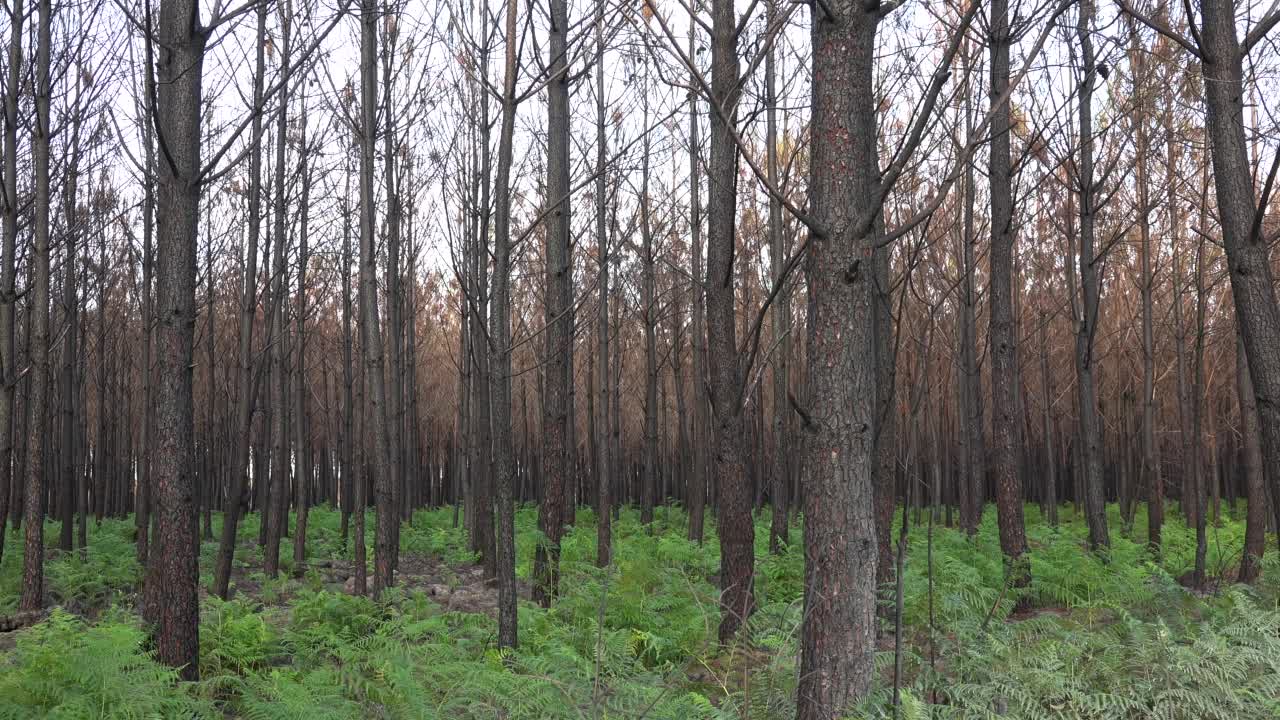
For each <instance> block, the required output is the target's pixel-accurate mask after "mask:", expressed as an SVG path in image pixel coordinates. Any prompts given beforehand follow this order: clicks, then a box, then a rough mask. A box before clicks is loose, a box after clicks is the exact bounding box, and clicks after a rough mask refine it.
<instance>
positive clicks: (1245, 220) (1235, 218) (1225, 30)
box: [1200, 0, 1280, 523]
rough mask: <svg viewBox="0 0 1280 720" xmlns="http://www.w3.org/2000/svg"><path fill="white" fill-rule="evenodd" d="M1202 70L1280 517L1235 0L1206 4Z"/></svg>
mask: <svg viewBox="0 0 1280 720" xmlns="http://www.w3.org/2000/svg"><path fill="white" fill-rule="evenodd" d="M1201 13H1202V18H1203V23H1202V27H1201V31H1200V47H1201V54H1202V55H1203V56H1204V57H1203V60H1204V62H1202V63H1201V65H1200V67H1201V71H1202V72H1203V73H1204V76H1205V81H1206V82H1205V83H1204V86H1205V105H1206V108H1207V110H1208V114H1207V126H1206V131H1207V134H1208V138H1209V147H1210V148H1211V150H1212V158H1213V181H1214V187H1215V190H1216V194H1217V199H1218V218H1219V222H1220V223H1221V227H1222V240H1223V246H1224V248H1225V250H1226V255H1227V263H1228V265H1229V266H1230V276H1231V294H1232V297H1233V298H1234V300H1235V307H1236V317H1237V321H1238V322H1239V325H1240V335H1241V338H1242V339H1243V341H1244V347H1245V358H1246V359H1247V360H1248V364H1249V377H1250V379H1251V380H1252V381H1253V389H1254V392H1255V393H1256V394H1257V399H1258V425H1259V428H1260V430H1261V436H1262V457H1263V468H1264V477H1265V478H1266V481H1267V485H1268V486H1269V487H1270V489H1271V498H1272V506H1273V510H1274V511H1275V513H1276V520H1277V523H1280V308H1278V307H1277V305H1276V294H1275V286H1274V284H1273V282H1272V270H1271V265H1270V262H1269V260H1268V252H1269V250H1268V244H1267V243H1266V242H1264V238H1263V233H1262V226H1263V223H1262V222H1261V216H1260V215H1259V210H1258V205H1257V201H1256V199H1255V195H1254V183H1253V178H1252V174H1251V168H1252V166H1251V164H1250V163H1249V154H1248V148H1247V146H1246V144H1245V132H1244V90H1243V85H1244V83H1243V69H1242V60H1243V56H1244V54H1243V52H1242V50H1243V48H1241V45H1240V42H1239V40H1238V39H1237V37H1236V6H1235V3H1233V2H1231V0H1205V2H1204V3H1203V4H1202V7H1201Z"/></svg>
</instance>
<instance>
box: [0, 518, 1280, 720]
mask: <svg viewBox="0 0 1280 720" xmlns="http://www.w3.org/2000/svg"><path fill="white" fill-rule="evenodd" d="M1113 512H1114V511H1113ZM1241 512H1242V509H1241ZM1027 513H1028V517H1027V520H1028V534H1029V540H1030V542H1031V546H1032V550H1031V562H1032V572H1033V574H1034V582H1033V583H1032V585H1031V587H1030V588H1028V589H1026V590H1025V591H1022V594H1018V593H1013V592H1010V591H1008V590H1007V589H1006V588H1005V587H1004V584H1003V578H1002V569H1001V558H1000V554H999V543H998V540H997V537H996V528H995V513H994V511H988V512H987V514H986V519H985V521H984V524H983V526H982V528H981V531H980V532H979V533H978V535H977V536H976V538H968V537H966V536H965V535H964V534H963V533H962V532H960V531H957V530H953V529H946V528H942V527H935V528H934V530H933V532H932V557H933V573H932V580H933V582H932V588H933V591H932V595H931V594H930V582H929V572H928V568H929V545H930V541H929V536H930V531H929V528H928V527H927V524H921V523H919V522H916V520H917V519H916V518H911V520H912V521H913V527H912V528H911V530H910V533H909V550H908V556H907V562H906V568H907V570H906V576H905V591H904V605H903V606H904V612H903V621H904V626H905V632H904V640H905V643H904V645H905V650H904V657H903V670H904V673H903V676H904V685H903V688H902V697H903V700H902V716H903V717H906V718H978V717H991V716H996V715H998V716H1000V717H1006V718H1028V719H1031V718H1098V719H1103V718H1135V719H1137V718H1153V719H1154V718H1187V719H1188V720H1190V719H1192V718H1195V719H1197V720H1198V719H1200V718H1268V717H1270V718H1280V605H1278V603H1280V563H1277V562H1276V561H1275V560H1274V555H1269V556H1268V558H1269V559H1268V562H1267V563H1266V564H1265V567H1264V576H1263V580H1262V582H1261V583H1259V585H1258V586H1257V587H1253V588H1248V587H1241V586H1230V585H1224V586H1223V587H1222V588H1221V589H1219V590H1216V591H1215V590H1214V589H1213V588H1211V589H1210V590H1209V591H1207V592H1191V591H1188V590H1186V589H1184V588H1183V587H1182V586H1181V585H1180V584H1179V583H1178V581H1177V578H1178V577H1180V576H1181V575H1183V574H1184V573H1185V572H1186V571H1187V570H1189V569H1190V567H1191V564H1192V561H1193V557H1194V536H1193V533H1191V532H1190V531H1188V530H1186V529H1185V528H1184V527H1183V526H1182V524H1181V523H1177V522H1170V523H1169V524H1168V525H1166V528H1165V535H1164V542H1165V550H1164V553H1163V556H1162V557H1161V558H1160V559H1159V560H1158V561H1157V560H1156V559H1155V558H1153V557H1151V555H1150V554H1149V553H1148V552H1147V551H1146V549H1145V547H1144V543H1143V540H1144V539H1145V538H1143V537H1137V536H1135V537H1123V536H1119V535H1117V536H1116V537H1115V538H1113V548H1112V549H1111V553H1110V557H1109V559H1108V560H1107V561H1103V560H1102V559H1099V558H1097V557H1095V556H1092V555H1090V554H1089V553H1087V552H1085V551H1084V550H1083V546H1084V536H1085V528H1084V525H1083V522H1082V521H1081V520H1080V519H1078V518H1076V517H1073V516H1072V515H1071V513H1070V512H1069V511H1067V512H1065V515H1066V516H1067V517H1068V518H1069V521H1068V522H1065V523H1064V524H1063V525H1062V526H1061V527H1060V528H1058V529H1054V528H1050V527H1048V526H1047V525H1046V524H1045V523H1044V522H1042V521H1041V519H1040V517H1039V513H1038V511H1037V509H1036V508H1035V507H1033V506H1029V507H1028V508H1027ZM1139 515H1140V516H1139V518H1138V519H1137V521H1136V522H1135V523H1134V526H1135V527H1138V528H1142V527H1145V520H1144V519H1143V518H1142V517H1141V511H1140V512H1139ZM1240 517H1243V515H1242V514H1241V516H1240ZM922 519H924V520H925V521H926V523H927V516H926V517H925V518H922ZM451 520H452V511H451V510H436V511H429V512H419V513H417V514H416V515H415V516H414V518H413V522H412V523H411V524H408V525H406V526H405V527H404V530H403V533H402V536H401V542H402V551H403V553H404V556H403V559H402V581H403V585H404V586H403V587H399V588H397V589H395V590H394V591H391V592H388V593H386V596H385V597H384V598H382V599H381V600H380V601H373V600H371V599H368V598H363V597H353V596H351V595H349V594H347V593H345V592H343V588H342V583H341V576H338V577H334V576H333V575H332V574H331V573H329V572H328V571H327V570H326V568H325V567H324V565H326V563H323V562H320V561H330V563H329V564H334V565H340V564H341V563H342V562H344V561H345V560H348V559H349V557H350V553H349V551H344V550H343V548H342V543H341V536H340V534H339V532H338V527H339V516H338V513H336V512H334V511H330V510H323V509H317V510H313V511H312V513H311V520H310V524H311V529H310V532H309V534H308V535H309V536H308V541H309V542H308V546H309V550H310V555H311V558H312V565H311V567H309V568H308V569H307V570H306V572H304V573H301V574H295V573H294V572H293V568H292V567H291V566H290V564H289V560H288V559H287V558H283V557H282V563H283V564H284V568H283V571H282V574H281V577H280V578H279V579H276V580H268V579H267V578H265V577H264V576H262V575H261V572H260V566H261V564H260V556H259V555H256V554H255V552H254V551H253V549H252V539H253V538H256V536H257V531H258V527H257V518H256V516H250V517H249V518H246V522H245V523H244V524H243V526H242V528H241V534H242V545H243V546H244V547H246V548H248V549H247V550H243V549H242V551H241V552H239V553H238V555H237V563H238V565H239V568H238V572H237V575H236V583H237V585H238V587H239V588H240V590H241V591H240V592H239V593H238V596H237V598H236V599H234V600H232V601H230V602H222V601H220V600H217V599H216V598H209V597H205V598H203V600H202V602H203V608H202V615H201V618H202V623H201V635H200V641H201V653H200V658H201V659H200V662H201V668H200V670H201V677H202V678H203V679H202V680H201V681H200V682H198V683H184V682H179V681H177V680H176V679H175V675H174V673H173V672H172V671H171V670H169V669H168V668H165V667H163V666H161V665H159V664H157V663H156V662H154V661H153V660H152V658H151V657H150V655H149V650H148V643H147V640H146V633H145V631H144V630H143V629H142V628H141V627H139V625H138V620H137V616H136V614H135V613H134V612H133V610H132V604H133V602H134V601H135V588H136V586H137V584H138V582H139V575H140V572H139V567H138V565H137V563H136V561H135V560H134V552H133V544H132V542H131V534H132V522H131V521H120V520H117V521H104V522H103V523H102V524H101V525H98V526H95V527H92V528H91V530H92V532H91V535H90V542H89V548H90V551H89V553H88V557H87V559H83V560H82V559H81V558H80V557H79V556H78V554H75V553H73V554H70V555H65V556H62V555H56V554H55V555H53V556H51V559H50V562H49V563H48V565H47V568H48V573H49V586H50V594H51V600H52V602H54V603H56V604H58V605H59V606H60V609H57V610H54V611H53V612H52V614H51V615H50V617H49V618H48V619H47V620H46V621H44V622H42V623H40V624H39V625H36V626H34V627H31V628H28V629H25V630H22V631H18V632H16V633H11V634H8V635H7V638H6V637H5V636H0V638H5V639H4V640H3V642H5V643H6V644H4V645H0V718H45V717H48V718H152V717H158V718H168V717H202V718H204V717H208V718H223V717H245V718H253V719H267V718H304V719H306V720H320V719H321V718H365V717H375V718H376V717H386V718H406V719H408V718H492V717H495V716H499V714H501V716H504V717H508V718H512V719H515V718H531V719H532V718H641V717H645V718H673V719H674V718H746V717H750V718H789V717H791V716H792V715H793V713H794V707H795V705H794V698H793V697H792V695H793V693H794V691H795V684H796V682H795V676H796V668H797V661H796V655H795V653H796V645H797V643H796V639H797V637H798V626H799V623H800V621H801V616H802V604H803V600H802V597H803V558H802V553H801V549H800V546H799V543H798V542H797V543H796V544H795V545H793V546H792V547H791V548H788V549H787V550H786V552H784V553H783V554H781V555H777V556H771V555H769V554H768V552H767V543H768V532H767V526H766V520H765V519H764V516H761V520H760V525H759V527H758V528H757V532H756V538H757V542H758V544H759V547H758V548H757V557H758V558H759V564H758V567H757V592H758V594H759V599H760V609H759V611H758V612H757V614H756V615H755V617H754V618H753V619H752V621H751V622H750V623H749V624H748V628H747V629H748V632H747V638H745V639H744V642H742V643H740V644H739V645H737V646H735V647H732V648H727V649H719V648H716V647H715V646H714V645H713V643H714V637H715V627H716V624H717V622H718V617H717V615H716V614H717V612H718V609H717V606H716V591H715V588H714V585H713V580H714V573H715V572H716V571H717V569H718V567H719V558H718V549H717V544H716V542H715V540H714V536H712V537H710V538H708V541H707V542H706V543H705V544H704V545H702V546H699V545H697V544H694V543H690V542H688V541H686V540H685V539H684V536H685V531H684V528H685V524H686V521H687V518H686V517H685V515H684V514H683V512H681V511H680V510H678V509H670V510H667V511H662V510H659V512H658V513H657V519H656V520H655V525H654V528H653V534H652V535H650V534H648V533H647V532H646V531H645V529H644V528H643V527H642V526H641V525H640V524H639V521H638V517H637V515H636V513H634V512H631V511H624V512H623V514H622V518H621V520H620V521H619V522H617V523H615V525H614V528H615V533H616V534H615V540H614V548H615V553H616V556H615V557H616V563H615V566H614V567H613V568H612V569H611V570H610V571H609V572H604V571H600V570H598V569H596V568H595V567H594V566H593V565H592V560H593V558H594V554H595V553H594V545H595V541H594V538H595V529H594V516H593V515H592V513H591V512H590V510H582V511H580V512H579V514H578V525H577V527H576V528H575V529H574V530H573V531H572V532H571V533H570V534H569V535H568V536H567V538H566V540H565V542H564V546H563V552H564V556H563V567H564V580H563V584H562V590H563V594H562V597H561V598H560V599H559V601H558V602H557V603H556V604H555V606H554V607H553V608H552V609H551V610H542V609H539V608H537V607H535V606H534V605H533V604H531V603H528V602H524V603H522V604H521V607H520V648H519V650H517V651H514V652H509V653H499V651H498V650H497V649H496V647H495V642H494V640H495V635H496V622H495V621H494V619H493V618H491V617H490V616H489V615H488V614H485V613H483V612H479V613H477V612H465V611H463V610H461V609H458V608H450V607H448V603H441V602H440V601H439V598H437V597H434V596H433V595H432V594H431V593H432V589H431V586H435V585H438V584H443V585H445V586H450V587H453V588H457V589H459V591H461V590H462V589H464V588H463V587H462V586H463V585H465V584H466V583H468V582H472V581H471V580H469V579H468V578H472V577H474V575H473V574H470V573H469V571H468V568H467V567H466V566H467V564H468V562H469V561H470V559H471V558H470V557H469V556H468V553H467V552H466V551H465V549H464V548H465V540H464V538H465V533H464V532H463V531H462V530H460V529H459V530H455V529H453V528H451V527H450V524H451ZM1112 523H1113V527H1119V526H1120V524H1119V518H1118V516H1114V517H1113V518H1112ZM216 525H217V522H216V519H215V535H216V530H217V528H216ZM369 525H370V532H372V527H371V526H372V523H369ZM708 527H713V525H712V523H708ZM517 531H518V535H519V537H518V541H517V547H518V548H519V550H520V554H519V557H518V574H519V576H520V578H521V579H522V580H527V579H528V577H529V572H530V567H531V561H532V548H533V547H534V541H535V539H536V535H537V522H536V510H534V509H532V508H525V509H522V510H520V511H519V513H518V515H517ZM1243 533H1244V528H1243V521H1242V520H1241V519H1237V517H1235V515H1231V516H1228V514H1227V513H1226V512H1225V511H1224V517H1223V518H1222V522H1221V524H1220V526H1219V527H1216V528H1215V527H1211V528H1210V536H1209V540H1210V542H1209V559H1208V567H1209V568H1210V570H1211V571H1215V572H1216V574H1217V575H1223V574H1225V575H1226V576H1228V577H1229V576H1230V572H1231V571H1232V568H1233V565H1234V564H1235V562H1236V559H1237V557H1238V555H1239V552H1240V548H1241V546H1242V542H1243ZM799 536H800V534H799V530H798V529H793V534H792V537H793V540H796V541H798V540H799ZM46 537H50V538H56V533H47V534H46ZM12 540H13V539H11V542H12ZM13 547H16V543H15V544H10V545H9V548H11V549H12V548H13ZM215 547H216V543H212V542H206V543H204V545H203V547H202V566H201V567H202V571H203V572H204V573H205V574H206V577H204V578H203V582H204V584H205V585H207V584H208V582H209V578H208V577H207V575H208V573H211V572H212V558H213V552H214V550H215ZM415 560H430V561H431V563H430V565H431V567H433V568H437V569H439V571H440V572H439V573H437V575H436V576H434V577H431V578H429V580H430V582H429V583H428V582H427V580H428V578H425V577H419V576H415V574H414V568H415V567H416V566H415V565H414V561H415ZM20 573H21V553H16V552H12V551H10V552H7V553H6V556H5V558H4V562H3V565H0V613H8V612H11V611H12V609H13V608H14V606H15V605H16V600H17V596H18V591H19V583H20ZM472 589H473V590H475V591H476V592H485V590H484V589H483V588H479V589H476V588H472ZM1015 609H1016V611H1015ZM931 614H932V617H933V618H934V623H933V624H934V628H933V631H932V632H930V622H929V618H930V616H931ZM886 638H887V639H886V640H885V641H883V642H882V643H881V645H880V647H881V648H882V649H883V652H882V653H881V656H880V661H881V667H882V671H883V672H882V673H881V676H880V680H879V682H878V686H877V689H876V691H875V692H874V693H873V694H872V697H871V698H870V699H869V700H868V702H867V704H866V706H865V707H864V708H863V709H862V710H861V711H860V714H858V715H857V717H866V718H880V717H891V716H892V709H891V707H890V698H891V696H892V669H893V662H894V657H893V650H892V648H893V642H892V636H891V634H890V633H887V634H886ZM15 643H16V644H15ZM931 658H932V661H931Z"/></svg>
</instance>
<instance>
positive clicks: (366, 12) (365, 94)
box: [360, 0, 399, 597]
mask: <svg viewBox="0 0 1280 720" xmlns="http://www.w3.org/2000/svg"><path fill="white" fill-rule="evenodd" d="M378 15H379V12H378V6H377V4H376V0H361V3H360V114H361V123H360V322H361V328H360V329H361V333H360V336H361V340H362V341H363V342H362V347H363V350H364V365H365V382H366V385H367V390H368V393H369V396H368V397H367V398H366V405H367V407H368V413H369V424H370V425H372V428H369V429H371V430H372V431H373V432H372V433H371V435H372V440H373V442H374V443H375V447H376V452H377V455H376V456H375V459H376V462H377V464H376V466H375V468H374V480H373V493H374V502H375V511H374V512H375V516H374V521H375V526H376V530H375V541H374V546H373V594H374V597H378V596H380V595H381V593H382V591H383V589H385V588H388V587H391V586H392V585H393V584H395V577H394V574H393V573H394V568H393V563H394V560H393V557H394V551H395V548H394V547H393V544H394V542H395V531H394V527H393V525H394V524H397V523H398V522H399V515H398V513H397V511H396V508H395V506H394V504H393V503H394V499H395V493H394V491H393V487H392V485H393V483H394V482H395V480H396V478H397V477H399V473H398V472H397V470H396V468H397V467H398V466H399V459H398V458H397V457H396V456H395V455H394V454H393V453H392V449H391V437H390V432H389V430H388V424H389V423H390V422H391V420H390V418H388V412H389V408H388V406H387V386H386V375H385V370H384V366H385V363H384V361H383V344H382V328H381V325H380V322H381V318H380V316H379V315H378V280H377V272H378V265H377V253H376V252H375V248H374V220H375V218H374V215H375V211H376V208H375V207H374V201H375V200H374V196H373V176H374V162H375V158H374V140H375V135H376V123H377V112H378V107H377V91H378V68H377V64H376V58H377V51H378V47H377V45H378V32H377V25H376V23H377V20H378Z"/></svg>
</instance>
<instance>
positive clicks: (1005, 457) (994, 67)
mask: <svg viewBox="0 0 1280 720" xmlns="http://www.w3.org/2000/svg"><path fill="white" fill-rule="evenodd" d="M1084 1H1085V2H1089V1H1090V0H1084ZM1012 42H1013V38H1012V35H1011V34H1010V28H1009V4H1008V2H1007V0H993V2H992V5H991V27H990V33H989V43H990V47H991V96H992V97H993V98H999V97H1003V96H1005V94H1006V92H1007V90H1008V88H1009V49H1010V46H1011V45H1012ZM1011 113H1012V111H1011V107H1010V105H1009V103H1008V102H1007V101H1006V102H1005V103H1003V104H1001V105H999V106H998V107H996V108H995V112H994V113H993V115H992V119H991V159H990V162H989V168H990V172H989V175H990V179H991V290H990V292H991V298H990V302H991V329H990V330H989V333H990V341H991V387H992V395H993V398H992V412H991V420H992V422H991V427H992V441H993V443H992V444H993V448H992V449H993V452H992V466H993V467H992V470H993V471H994V475H995V482H996V511H997V515H998V521H999V526H1000V551H1001V553H1002V554H1003V555H1004V562H1005V573H1006V577H1007V579H1008V582H1009V584H1010V586H1012V587H1024V586H1026V585H1027V584H1028V583H1029V582H1030V581H1031V565H1030V563H1029V562H1028V561H1027V560H1026V559H1025V557H1024V555H1025V554H1026V552H1027V536H1026V529H1025V527H1024V525H1023V517H1022V479H1021V477H1020V468H1019V464H1020V462H1021V459H1022V442H1021V441H1022V437H1021V434H1020V432H1019V428H1020V427H1021V425H1022V422H1021V418H1023V417H1024V416H1025V415H1024V413H1021V412H1019V410H1020V408H1019V403H1018V398H1017V397H1016V395H1015V393H1016V392H1017V388H1018V386H1019V384H1020V383H1019V379H1018V357H1017V342H1018V331H1017V326H1016V325H1015V323H1014V317H1013V297H1014V285H1013V268H1012V263H1013V244H1014V232H1015V230H1014V227H1013V178H1012V167H1011V161H1010V157H1009V155H1010V152H1009V144H1010V136H1011V134H1012V133H1011V131H1010V122H1011Z"/></svg>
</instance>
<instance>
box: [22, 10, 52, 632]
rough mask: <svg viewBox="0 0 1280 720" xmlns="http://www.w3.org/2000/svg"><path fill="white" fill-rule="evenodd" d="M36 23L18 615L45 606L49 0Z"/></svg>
mask: <svg viewBox="0 0 1280 720" xmlns="http://www.w3.org/2000/svg"><path fill="white" fill-rule="evenodd" d="M36 7H37V8H38V13H39V15H38V20H37V21H36V78H35V106H36V118H35V127H34V128H33V132H32V134H31V162H32V164H33V165H34V166H35V175H36V182H35V208H34V209H35V216H34V218H33V222H32V225H33V230H34V232H33V235H34V238H35V247H34V256H33V260H32V264H33V269H32V274H33V278H34V279H33V281H32V287H31V310H30V312H31V313H32V322H31V336H30V338H29V342H30V344H31V349H30V354H31V370H30V375H31V395H30V405H31V407H32V408H33V413H34V414H33V415H32V419H31V424H30V426H29V427H28V432H29V433H30V434H29V435H28V436H27V442H28V443H29V444H30V450H29V451H28V457H27V477H26V484H27V493H26V498H25V505H24V507H23V522H25V523H26V547H25V553H24V555H23V563H22V598H21V599H20V600H19V602H18V610H19V611H27V612H29V611H35V610H39V609H40V608H42V607H44V487H45V486H44V483H45V467H44V464H45V451H46V444H45V442H44V440H45V423H46V420H47V417H46V416H47V413H46V412H45V403H46V398H47V397H48V391H49V98H50V95H51V94H52V87H51V85H50V82H51V81H50V78H49V52H50V49H49V46H50V45H51V44H52V39H51V36H52V31H51V25H52V22H53V18H52V15H53V8H52V4H51V2H50V0H38V2H37V4H36Z"/></svg>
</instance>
